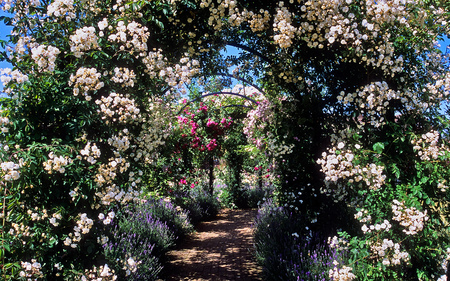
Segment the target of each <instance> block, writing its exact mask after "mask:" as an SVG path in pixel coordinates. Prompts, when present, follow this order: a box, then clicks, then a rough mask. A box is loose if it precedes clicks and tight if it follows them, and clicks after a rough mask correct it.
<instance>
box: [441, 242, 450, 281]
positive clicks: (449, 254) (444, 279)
mask: <svg viewBox="0 0 450 281" xmlns="http://www.w3.org/2000/svg"><path fill="white" fill-rule="evenodd" d="M442 259H443V260H442V264H441V267H442V269H443V270H444V272H447V269H448V268H447V267H448V262H449V261H450V248H447V250H446V253H445V256H442ZM438 281H447V276H446V275H442V276H441V277H440V278H439V279H438Z"/></svg>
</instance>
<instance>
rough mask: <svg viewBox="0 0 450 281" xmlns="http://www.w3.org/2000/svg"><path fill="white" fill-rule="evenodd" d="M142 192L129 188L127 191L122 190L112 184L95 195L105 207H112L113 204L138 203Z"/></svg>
mask: <svg viewBox="0 0 450 281" xmlns="http://www.w3.org/2000/svg"><path fill="white" fill-rule="evenodd" d="M142 192H143V191H142V190H138V189H135V190H133V189H132V188H130V187H129V188H128V190H127V191H125V190H123V189H120V188H119V187H118V186H117V185H115V184H112V185H110V186H106V187H105V188H104V189H102V190H101V191H99V192H96V193H95V195H96V196H97V197H98V198H100V200H101V203H102V204H103V205H105V206H109V205H111V203H119V204H122V205H123V204H127V203H129V202H138V201H139V200H140V199H139V196H141V194H142Z"/></svg>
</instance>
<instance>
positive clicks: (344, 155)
mask: <svg viewBox="0 0 450 281" xmlns="http://www.w3.org/2000/svg"><path fill="white" fill-rule="evenodd" d="M344 148H345V143H344V142H339V143H338V145H337V147H332V148H330V149H328V153H327V152H323V153H322V158H321V159H318V160H317V163H318V164H320V165H321V167H322V170H321V171H322V172H323V173H325V185H326V187H327V188H329V187H330V185H331V184H332V183H333V184H337V186H338V188H339V189H340V190H339V189H338V190H335V192H336V195H337V194H340V195H339V196H340V197H339V198H340V199H342V198H343V196H344V195H345V194H346V191H345V187H344V186H343V185H340V184H339V183H338V180H340V179H344V180H347V181H348V182H349V183H354V182H355V183H360V186H361V183H362V182H364V183H365V184H366V185H367V187H369V188H370V189H373V190H377V189H379V188H381V186H383V184H384V182H385V179H386V175H383V170H384V167H383V166H378V165H376V164H374V163H370V164H367V165H366V166H365V167H363V166H361V165H354V164H353V161H354V157H355V156H354V154H353V152H352V151H351V150H349V149H347V150H345V149H344ZM355 148H356V149H359V148H360V146H359V145H358V144H357V145H355ZM338 191H339V192H338ZM323 192H331V190H324V191H323ZM340 199H338V200H340Z"/></svg>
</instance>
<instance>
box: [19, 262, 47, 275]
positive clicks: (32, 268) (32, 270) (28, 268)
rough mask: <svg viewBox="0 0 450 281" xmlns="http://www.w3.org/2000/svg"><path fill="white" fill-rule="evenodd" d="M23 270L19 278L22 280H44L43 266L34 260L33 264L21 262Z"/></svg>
mask: <svg viewBox="0 0 450 281" xmlns="http://www.w3.org/2000/svg"><path fill="white" fill-rule="evenodd" d="M20 265H21V267H22V270H21V271H20V272H19V276H20V277H21V278H28V279H27V280H31V278H35V279H34V280H38V279H40V278H43V277H44V275H43V273H42V271H41V269H42V265H41V264H40V263H38V262H37V261H36V260H35V259H32V260H31V262H23V261H22V262H20Z"/></svg>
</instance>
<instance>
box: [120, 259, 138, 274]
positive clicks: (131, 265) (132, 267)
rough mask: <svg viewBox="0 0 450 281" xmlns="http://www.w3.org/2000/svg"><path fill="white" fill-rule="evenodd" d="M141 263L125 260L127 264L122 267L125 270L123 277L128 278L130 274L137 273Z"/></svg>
mask: <svg viewBox="0 0 450 281" xmlns="http://www.w3.org/2000/svg"><path fill="white" fill-rule="evenodd" d="M141 263H142V261H135V259H134V258H132V257H130V258H128V259H127V262H126V264H125V266H124V268H123V269H124V270H125V276H130V275H131V273H134V272H136V271H137V269H138V266H139V265H140V264H141Z"/></svg>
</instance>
